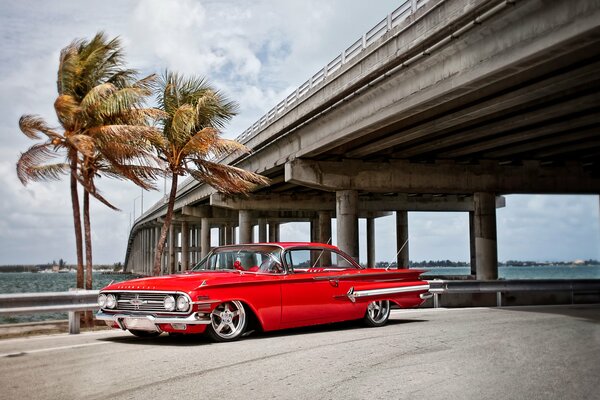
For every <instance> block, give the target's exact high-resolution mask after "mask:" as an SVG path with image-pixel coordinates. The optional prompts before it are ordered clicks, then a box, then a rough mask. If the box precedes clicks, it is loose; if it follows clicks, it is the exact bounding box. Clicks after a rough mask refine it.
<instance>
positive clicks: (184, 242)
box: [181, 221, 190, 271]
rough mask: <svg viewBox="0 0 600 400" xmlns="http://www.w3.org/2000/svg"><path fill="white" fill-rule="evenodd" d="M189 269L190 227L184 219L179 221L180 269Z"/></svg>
mask: <svg viewBox="0 0 600 400" xmlns="http://www.w3.org/2000/svg"><path fill="white" fill-rule="evenodd" d="M188 269H190V228H189V226H188V223H187V222H186V221H183V222H182V223H181V270H182V271H187V270H188Z"/></svg>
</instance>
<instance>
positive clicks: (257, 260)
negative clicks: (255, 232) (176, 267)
mask: <svg viewBox="0 0 600 400" xmlns="http://www.w3.org/2000/svg"><path fill="white" fill-rule="evenodd" d="M280 255H281V248H279V247H273V246H240V247H221V248H216V249H214V250H213V251H212V252H211V253H210V254H209V255H208V256H207V257H206V258H204V259H203V260H202V261H200V262H199V263H198V264H197V265H196V266H195V267H194V268H193V269H192V270H193V271H206V270H208V271H219V270H238V271H249V272H263V273H282V272H283V267H282V266H281V262H280Z"/></svg>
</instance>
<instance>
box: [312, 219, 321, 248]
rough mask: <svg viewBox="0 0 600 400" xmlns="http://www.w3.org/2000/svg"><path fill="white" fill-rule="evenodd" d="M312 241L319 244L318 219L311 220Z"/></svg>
mask: <svg viewBox="0 0 600 400" xmlns="http://www.w3.org/2000/svg"><path fill="white" fill-rule="evenodd" d="M310 241H311V242H313V243H314V242H319V220H318V218H311V220H310Z"/></svg>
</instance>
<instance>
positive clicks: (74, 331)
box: [69, 311, 81, 335]
mask: <svg viewBox="0 0 600 400" xmlns="http://www.w3.org/2000/svg"><path fill="white" fill-rule="evenodd" d="M80 321H81V313H80V312H79V311H69V334H70V335H78V334H79V328H80Z"/></svg>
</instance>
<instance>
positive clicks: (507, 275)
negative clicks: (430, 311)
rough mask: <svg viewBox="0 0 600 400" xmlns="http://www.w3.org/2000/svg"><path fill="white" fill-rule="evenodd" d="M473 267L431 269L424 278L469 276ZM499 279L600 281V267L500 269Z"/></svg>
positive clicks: (565, 266) (562, 266) (547, 266)
mask: <svg viewBox="0 0 600 400" xmlns="http://www.w3.org/2000/svg"><path fill="white" fill-rule="evenodd" d="M470 273H471V267H450V268H442V267H440V268H429V269H428V270H427V272H425V273H424V274H423V275H422V276H423V277H425V278H427V277H431V276H449V277H450V276H453V275H456V276H460V275H469V274H470ZM498 278H499V279H600V265H544V266H535V267H513V266H506V267H498Z"/></svg>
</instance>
